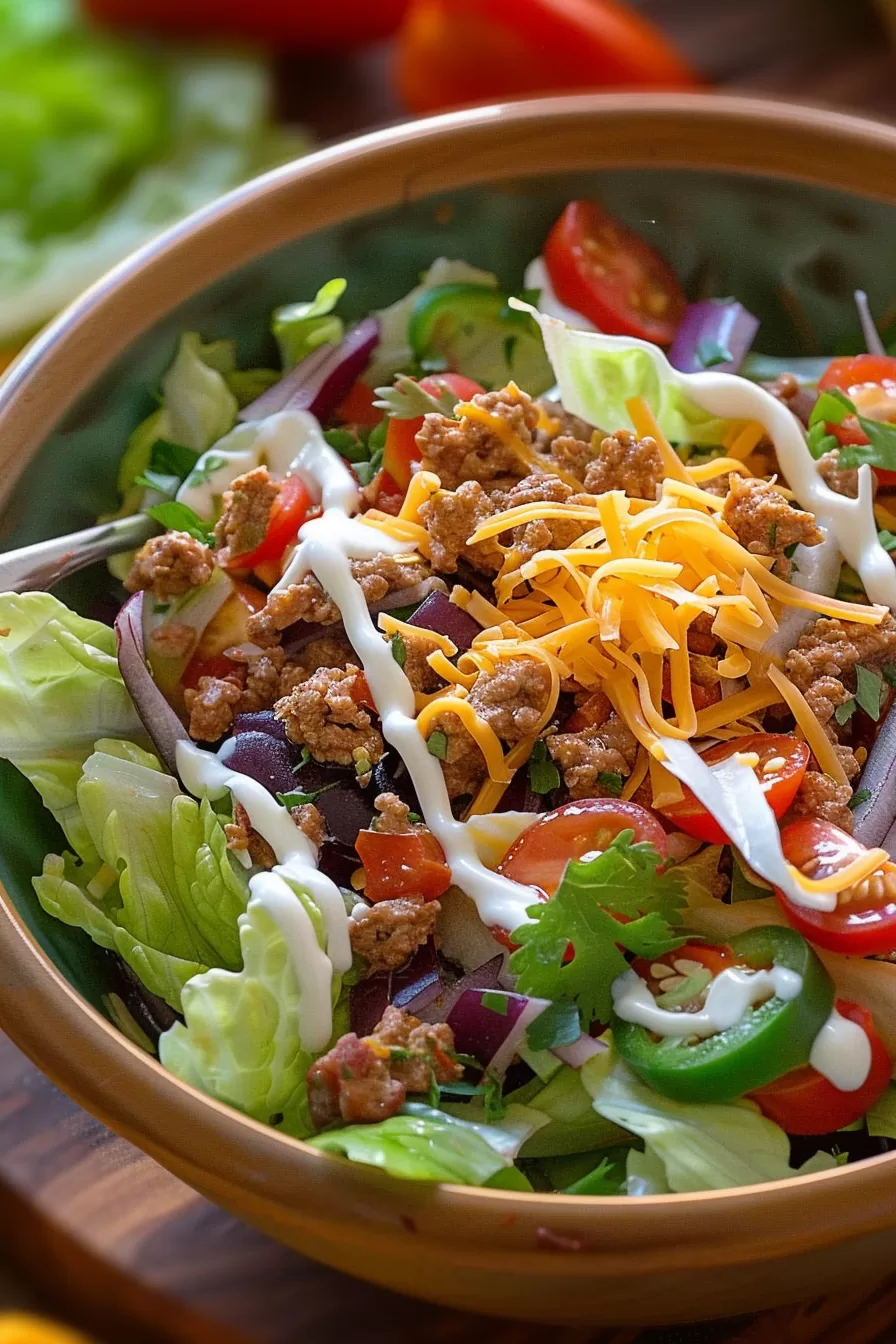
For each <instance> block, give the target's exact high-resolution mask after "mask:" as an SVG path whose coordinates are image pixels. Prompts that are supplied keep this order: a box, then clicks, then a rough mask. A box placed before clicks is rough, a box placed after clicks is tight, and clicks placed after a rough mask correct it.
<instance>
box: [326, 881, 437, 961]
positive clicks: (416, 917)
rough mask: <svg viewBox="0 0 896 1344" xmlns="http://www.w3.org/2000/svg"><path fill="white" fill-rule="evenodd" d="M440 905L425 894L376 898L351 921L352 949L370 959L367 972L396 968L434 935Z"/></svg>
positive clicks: (367, 959)
mask: <svg viewBox="0 0 896 1344" xmlns="http://www.w3.org/2000/svg"><path fill="white" fill-rule="evenodd" d="M440 910H441V906H440V905H439V902H438V901H424V899H423V897H422V896H397V897H396V898H395V900H392V901H377V903H376V905H371V906H368V907H367V909H366V912H365V913H364V915H363V916H362V917H361V918H360V919H358V918H355V919H353V920H352V921H351V923H350V924H349V936H350V938H351V942H352V949H353V951H355V952H356V953H357V954H358V956H359V957H363V958H364V960H365V961H366V962H367V974H368V975H375V974H376V972H377V971H397V970H398V968H399V966H403V965H404V964H405V962H406V961H407V960H408V958H409V957H411V956H413V954H414V953H415V952H416V951H417V948H418V947H420V946H421V944H423V943H425V942H426V940H427V938H430V937H431V936H432V933H433V930H434V929H435V926H436V920H437V919H438V916H439V911H440Z"/></svg>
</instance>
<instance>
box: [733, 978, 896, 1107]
mask: <svg viewBox="0 0 896 1344" xmlns="http://www.w3.org/2000/svg"><path fill="white" fill-rule="evenodd" d="M836 1007H837V1012H838V1013H840V1015H841V1016H842V1017H846V1018H848V1019H849V1020H850V1022H855V1023H856V1024H857V1025H858V1026H860V1027H861V1028H862V1030H863V1031H864V1033H865V1035H866V1036H867V1037H868V1040H869V1043H870V1045H871V1068H870V1070H869V1072H868V1077H867V1078H866V1079H865V1081H864V1083H863V1084H862V1086H861V1087H859V1088H857V1089H856V1091H855V1092H842V1091H841V1090H840V1088H839V1087H835V1086H834V1084H833V1083H832V1082H830V1081H829V1080H828V1079H827V1078H825V1077H824V1076H823V1075H822V1074H820V1073H818V1071H817V1070H816V1069H813V1068H812V1066H811V1065H810V1064H807V1065H805V1067H804V1068H802V1069H794V1070H793V1071H792V1072H791V1073H785V1075H784V1077H783V1078H778V1079H776V1080H775V1082H773V1083H768V1084H767V1086H765V1087H761V1088H759V1090H758V1091H757V1092H752V1093H750V1096H751V1099H752V1100H753V1101H755V1102H757V1103H758V1105H759V1108H760V1110H761V1111H762V1113H763V1115H767V1116H768V1117H769V1119H770V1120H774V1121H775V1123H776V1124H778V1125H780V1126H781V1128H782V1129H784V1130H786V1131H787V1133H788V1134H831V1133H833V1131H834V1130H836V1129H843V1128H844V1127H845V1126H846V1125H851V1124H853V1123H854V1122H855V1121H856V1120H859V1119H861V1117H862V1116H863V1115H865V1114H866V1112H867V1111H868V1110H869V1108H870V1107H871V1106H873V1105H874V1103H875V1102H876V1101H877V1100H878V1098H879V1097H881V1096H882V1095H883V1093H884V1092H885V1091H886V1089H887V1084H888V1083H889V1081H890V1073H891V1070H892V1061H891V1060H890V1056H889V1055H888V1054H887V1050H886V1046H885V1045H884V1043H883V1041H882V1040H881V1039H880V1036H878V1034H877V1030H876V1028H875V1026H874V1019H873V1018H872V1016H871V1014H870V1013H869V1012H868V1010H867V1009H865V1008H862V1007H860V1006H859V1005H858V1004H857V1003H847V1002H846V1001H845V1000H844V999H838V1000H837V1003H836Z"/></svg>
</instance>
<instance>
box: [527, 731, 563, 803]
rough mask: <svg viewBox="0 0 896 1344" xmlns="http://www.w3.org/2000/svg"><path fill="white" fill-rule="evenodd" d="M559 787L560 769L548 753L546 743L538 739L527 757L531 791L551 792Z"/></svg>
mask: <svg viewBox="0 0 896 1344" xmlns="http://www.w3.org/2000/svg"><path fill="white" fill-rule="evenodd" d="M559 787H560V771H559V770H558V769H557V767H556V765H555V764H554V762H553V761H552V760H551V758H550V756H549V755H548V747H547V743H546V742H545V741H544V740H543V739H539V741H538V742H536V743H535V746H534V747H533V748H532V755H531V756H530V757H529V788H530V789H531V790H532V792H533V793H539V794H545V793H552V792H553V791H554V789H559Z"/></svg>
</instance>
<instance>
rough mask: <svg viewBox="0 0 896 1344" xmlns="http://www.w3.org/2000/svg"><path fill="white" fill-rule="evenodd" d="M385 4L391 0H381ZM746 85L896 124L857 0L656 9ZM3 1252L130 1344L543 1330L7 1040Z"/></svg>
mask: <svg viewBox="0 0 896 1344" xmlns="http://www.w3.org/2000/svg"><path fill="white" fill-rule="evenodd" d="M370 2H371V3H375V0H370ZM640 8H642V9H643V10H644V11H645V12H646V13H648V14H649V15H650V16H651V17H652V18H654V19H657V20H658V21H659V22H661V23H663V24H664V25H665V26H666V28H667V29H668V30H669V31H670V32H671V33H673V35H674V36H675V37H676V38H677V39H678V40H679V42H680V43H681V45H682V47H683V48H684V49H685V50H686V51H688V52H689V53H690V54H691V56H692V57H693V59H694V61H695V62H696V63H697V64H698V66H699V67H700V68H701V69H702V70H704V71H705V72H706V74H707V75H708V76H709V77H710V78H711V79H713V80H717V81H719V82H721V83H724V84H726V85H727V86H728V87H730V88H734V89H739V90H744V91H755V90H766V91H771V92H773V93H775V94H776V95H778V96H781V97H785V98H792V99H798V100H802V101H815V102H827V103H831V104H835V105H839V106H844V107H849V108H854V109H856V108H857V109H864V110H867V111H871V112H873V113H875V114H877V115H879V116H884V117H889V118H891V119H896V56H894V55H892V54H891V52H890V50H889V49H888V46H887V44H886V42H885V41H884V39H883V37H882V31H881V29H880V27H879V25H878V24H877V22H876V20H875V18H874V16H873V14H872V12H871V10H870V9H869V10H868V11H865V10H863V9H862V7H861V5H859V4H858V3H857V0H642V3H641V4H640ZM387 61H388V52H387V50H386V49H380V50H376V51H372V52H369V53H366V54H365V55H364V56H363V57H359V58H356V59H353V60H351V61H346V62H344V63H336V62H333V61H320V62H319V63H318V64H317V67H316V68H314V67H312V68H310V69H309V67H308V63H303V64H302V66H301V70H300V71H299V72H297V73H296V78H293V70H291V69H290V68H289V67H287V66H284V70H283V72H282V74H283V77H282V87H283V91H284V105H285V107H287V108H288V109H289V111H290V113H291V114H293V115H295V116H297V117H298V118H300V119H302V120H304V121H306V122H307V123H309V124H311V125H313V126H314V127H315V128H316V129H317V130H318V133H319V134H320V135H321V138H328V137H335V136H341V135H346V134H349V133H350V132H352V131H354V130H358V129H360V128H362V127H364V126H369V125H372V124H376V123H380V122H384V121H388V120H393V119H395V118H397V117H398V116H399V115H400V108H399V107H398V106H397V105H396V103H395V102H394V100H393V98H392V95H391V94H390V92H389V88H388V83H387V80H386V77H385V70H386V66H387ZM0 1244H2V1246H3V1248H4V1249H5V1251H6V1253H7V1255H8V1256H9V1257H10V1259H11V1260H12V1261H13V1262H14V1263H16V1264H17V1265H19V1266H20V1267H22V1268H23V1269H24V1270H25V1271H26V1272H27V1273H28V1274H30V1275H31V1276H33V1277H34V1279H35V1280H36V1282H37V1283H38V1284H39V1286H40V1290H41V1296H42V1300H45V1299H46V1298H47V1297H48V1296H51V1297H52V1300H53V1301H54V1302H55V1304H56V1305H57V1306H58V1308H59V1309H60V1311H62V1312H64V1313H66V1314H69V1315H73V1316H75V1317H76V1318H77V1319H78V1320H79V1321H80V1322H81V1323H83V1324H84V1325H85V1326H86V1327H87V1328H89V1329H91V1330H93V1331H95V1332H96V1334H98V1335H102V1336H103V1337H104V1338H105V1339H107V1340H109V1341H114V1340H126V1341H128V1344H132V1342H133V1344H140V1342H141V1341H146V1344H181V1341H215V1344H293V1341H300V1340H301V1341H303V1344H319V1342H320V1344H323V1341H330V1340H338V1341H343V1340H354V1339H357V1338H361V1337H363V1338H364V1339H365V1340H366V1341H367V1344H380V1341H382V1344H387V1342H388V1344H402V1342H403V1341H410V1340H411V1339H415V1338H421V1337H424V1336H425V1337H426V1338H427V1339H428V1340H433V1339H435V1340H439V1341H453V1340H458V1341H460V1340H461V1339H463V1338H465V1337H467V1336H469V1335H470V1334H474V1335H480V1336H484V1337H487V1338H488V1339H490V1340H492V1341H494V1342H495V1344H529V1342H530V1341H531V1344H536V1341H538V1342H539V1344H541V1341H542V1340H543V1339H544V1328H543V1327H540V1326H528V1325H522V1324H519V1323H513V1322H503V1323H502V1322H495V1321H487V1320H485V1319H483V1318H477V1317H472V1316H468V1315H462V1314H460V1313H456V1312H451V1311H448V1310H445V1309H444V1308H439V1307H430V1306H426V1305H424V1304H421V1303H416V1302H413V1301H410V1300H409V1299H406V1298H400V1297H396V1296H395V1295H394V1294H391V1293H387V1292H384V1291H382V1290H379V1289H376V1288H371V1287H368V1286H366V1285H364V1284H361V1283H358V1282H355V1281H353V1280H351V1279H347V1278H345V1277H344V1276H343V1275H341V1274H337V1273H336V1272H334V1271H332V1270H329V1269H323V1268H321V1267H319V1266H317V1265H314V1264H312V1263H311V1262H310V1261H308V1260H306V1259H304V1258H302V1257H301V1256H298V1255H295V1254H293V1253H292V1252H290V1251H287V1250H286V1249H284V1248H283V1247H281V1246H278V1245H277V1244H275V1243H274V1242H271V1241H269V1240H268V1239H267V1238H265V1237H263V1236H261V1235H260V1234H258V1233H257V1232H255V1231H253V1230H252V1229H251V1228H249V1227H247V1226H245V1225H244V1224H242V1223H239V1222H237V1221H236V1220H235V1219H233V1218H231V1217H230V1216H229V1215H228V1214H225V1213H223V1212H222V1211H221V1210H219V1209H217V1208H216V1207H214V1206H213V1205H211V1204H209V1203H208V1202H207V1201H206V1200H204V1199H203V1198H201V1197H200V1196H199V1195H197V1194H195V1193H194V1192H193V1191H192V1190H190V1189H188V1188H187V1187H186V1186H184V1185H183V1184H181V1182H180V1181H178V1180H176V1179H175V1178H174V1177H173V1176H170V1175H169V1174H168V1173H167V1172H165V1171H163V1170H162V1169H161V1168H160V1167H158V1166H157V1165H156V1164H155V1163H154V1162H152V1161H151V1160H150V1159H149V1158H148V1157H146V1156H144V1155H143V1154H142V1153H141V1152H139V1151H138V1150H137V1149H135V1148H133V1147H131V1146H130V1144H128V1143H125V1142H124V1141H123V1140H121V1139H119V1138H117V1137H116V1136H115V1135H113V1134H111V1133H109V1132H108V1131H107V1130H105V1129H103V1127H102V1126H101V1125H99V1124H98V1123H97V1122H96V1121H94V1120H93V1119H92V1118H91V1117H90V1116H88V1115H87V1114H85V1113H84V1112H83V1111H81V1110H80V1109H79V1108H78V1107H77V1106H75V1105H74V1103H73V1102H71V1101H69V1100H68V1099H67V1098H66V1097H64V1096H63V1095H62V1094H61V1093H60V1092H58V1091H57V1090H56V1089H55V1088H54V1087H53V1086H52V1085H51V1084H50V1083H49V1082H48V1081H47V1080H46V1079H45V1078H43V1077H42V1075H41V1074H40V1073H39V1072H38V1071H37V1070H36V1069H35V1068H34V1067H33V1066H32V1065H31V1064H30V1063H29V1062H28V1061H27V1060H26V1059H25V1057H24V1056H23V1055H21V1054H20V1053H19V1051H18V1050H17V1049H16V1048H15V1047H14V1046H13V1045H12V1044H11V1043H10V1042H9V1041H7V1040H6V1039H5V1038H3V1037H2V1036H0ZM552 1339H553V1340H554V1341H558V1344H583V1342H584V1341H585V1340H586V1339H587V1340H589V1341H592V1342H593V1344H633V1341H635V1340H639V1341H641V1342H642V1344H721V1341H726V1342H727V1344H735V1342H737V1344H769V1342H770V1341H774V1342H775V1344H870V1342H871V1341H874V1340H883V1339H896V1280H894V1281H893V1282H891V1283H889V1284H886V1285H883V1286H882V1287H880V1288H879V1289H876V1290H874V1291H872V1292H870V1293H869V1292H868V1291H867V1289H859V1290H857V1291H856V1292H855V1293H854V1294H851V1295H849V1296H846V1295H842V1294H841V1295H840V1296H839V1297H838V1298H837V1299H836V1300H835V1301H825V1302H817V1303H811V1304H808V1305H806V1306H804V1307H799V1308H790V1309H787V1310H783V1311H777V1312H774V1313H770V1314H768V1315H765V1316H761V1317H757V1318H755V1319H753V1320H740V1321H728V1322H723V1323H716V1324H715V1325H706V1326H697V1327H693V1328H691V1329H687V1330H684V1329H669V1330H665V1331H647V1332H644V1333H643V1334H641V1333H640V1332H638V1331H637V1330H611V1331H597V1332H588V1331H584V1330H583V1331H578V1330H576V1331H573V1330H563V1331H559V1332H554V1333H553V1335H552Z"/></svg>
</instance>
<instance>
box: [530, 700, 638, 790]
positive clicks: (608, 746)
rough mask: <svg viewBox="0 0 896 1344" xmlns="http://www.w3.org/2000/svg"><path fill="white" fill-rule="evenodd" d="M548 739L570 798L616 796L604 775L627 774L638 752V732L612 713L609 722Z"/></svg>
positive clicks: (607, 720) (623, 775)
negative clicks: (635, 734)
mask: <svg viewBox="0 0 896 1344" xmlns="http://www.w3.org/2000/svg"><path fill="white" fill-rule="evenodd" d="M546 741H547V747H548V751H549V752H550V754H551V757H552V759H553V760H554V761H556V763H557V765H558V766H559V768H560V770H561V771H562V774H563V782H564V784H565V785H566V787H567V789H568V790H569V796H570V798H608V797H613V796H615V795H616V794H618V790H616V789H614V788H612V787H608V785H607V784H606V783H601V781H600V776H601V775H606V774H610V775H622V777H623V778H625V777H627V776H628V775H630V774H631V772H632V767H633V765H634V763H635V757H636V756H637V753H638V743H637V740H636V738H635V736H634V734H633V733H632V732H631V731H630V729H629V728H628V727H627V725H626V724H625V723H624V722H623V720H622V719H620V718H619V716H618V714H610V715H609V717H608V718H607V719H606V721H605V722H603V723H601V724H598V725H594V726H591V727H588V728H583V729H581V730H580V731H579V732H575V733H553V734H552V735H551V736H550V737H548V738H546Z"/></svg>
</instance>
